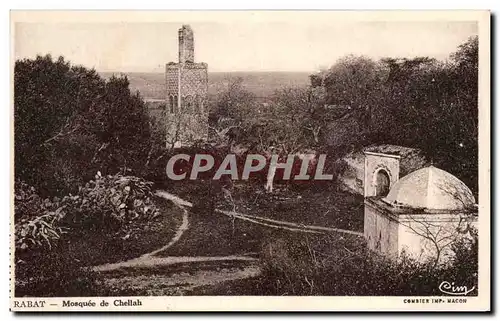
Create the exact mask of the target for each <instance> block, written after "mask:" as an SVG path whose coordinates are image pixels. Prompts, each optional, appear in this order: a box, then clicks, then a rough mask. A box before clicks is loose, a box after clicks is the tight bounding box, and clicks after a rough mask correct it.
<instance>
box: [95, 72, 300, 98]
mask: <svg viewBox="0 0 500 321" xmlns="http://www.w3.org/2000/svg"><path fill="white" fill-rule="evenodd" d="M100 74H101V76H103V77H104V78H109V77H111V76H112V75H113V74H115V75H126V76H127V77H128V79H129V81H130V87H131V89H132V90H133V91H136V90H138V91H139V92H140V93H141V95H142V96H143V97H144V98H146V99H163V98H164V97H165V75H164V74H163V73H152V72H150V73H141V72H130V73H122V72H114V73H113V72H102V73H100ZM238 77H241V78H243V85H244V86H245V88H246V89H247V90H249V91H250V92H252V93H254V94H255V95H257V96H258V97H267V96H269V95H271V94H272V93H273V92H274V91H275V90H277V89H279V88H281V87H287V86H293V87H296V86H306V85H308V84H309V73H307V72H209V74H208V82H209V88H208V92H209V94H215V93H217V91H218V90H219V89H220V88H222V87H223V86H224V85H225V83H227V82H228V80H229V79H234V78H238Z"/></svg>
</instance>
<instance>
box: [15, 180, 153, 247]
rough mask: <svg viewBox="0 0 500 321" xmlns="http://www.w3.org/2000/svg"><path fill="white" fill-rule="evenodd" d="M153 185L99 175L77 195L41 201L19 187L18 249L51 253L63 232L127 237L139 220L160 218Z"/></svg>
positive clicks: (28, 190)
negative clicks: (100, 233)
mask: <svg viewBox="0 0 500 321" xmlns="http://www.w3.org/2000/svg"><path fill="white" fill-rule="evenodd" d="M151 185H152V183H150V182H146V181H144V180H142V179H139V178H137V177H134V176H122V175H119V174H117V175H114V176H111V175H108V176H106V177H103V176H101V173H100V172H98V173H97V175H95V179H94V180H91V181H89V182H87V183H86V184H85V186H83V187H80V188H79V189H78V192H77V193H76V194H75V195H72V194H69V195H65V196H64V197H62V198H60V197H57V196H55V197H53V199H49V198H46V199H42V198H41V197H40V196H38V195H37V194H36V193H35V192H34V188H32V187H28V186H27V185H26V184H24V183H20V182H19V183H18V188H17V190H16V195H15V218H16V233H15V234H16V249H18V250H19V251H28V250H33V249H37V250H44V249H51V248H52V245H53V243H54V242H57V240H59V239H60V238H61V235H62V234H63V232H64V231H67V230H71V229H86V230H102V231H105V232H107V233H118V234H123V235H126V234H127V233H128V230H127V227H128V225H129V224H130V223H132V222H133V221H136V220H151V219H154V218H155V217H156V216H158V209H157V208H156V206H155V205H154V203H153V202H152V191H151Z"/></svg>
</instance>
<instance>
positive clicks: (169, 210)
mask: <svg viewBox="0 0 500 321" xmlns="http://www.w3.org/2000/svg"><path fill="white" fill-rule="evenodd" d="M155 202H156V204H157V205H158V206H159V208H160V216H159V217H157V218H156V219H155V220H153V221H149V222H137V223H132V225H131V226H130V230H131V233H130V235H131V236H130V237H129V238H128V239H125V240H124V239H122V238H116V237H114V236H113V235H109V234H102V233H98V232H91V231H84V232H82V233H75V234H74V236H73V237H72V238H71V239H69V240H68V241H67V242H66V244H65V245H64V246H63V249H62V251H64V252H66V251H67V252H73V253H79V255H78V257H77V259H80V260H82V261H84V262H85V263H86V264H88V265H89V266H91V265H98V264H104V263H114V262H120V261H125V260H128V259H132V258H135V257H138V256H141V255H142V254H145V253H148V252H151V251H154V250H156V249H158V248H160V247H162V246H163V245H165V244H167V243H168V242H169V241H170V239H172V237H173V236H174V234H175V232H176V230H177V228H178V227H179V225H180V224H181V221H182V211H181V210H180V209H179V208H178V207H176V206H174V205H173V204H172V203H170V202H168V201H166V200H164V199H161V198H158V197H156V198H155Z"/></svg>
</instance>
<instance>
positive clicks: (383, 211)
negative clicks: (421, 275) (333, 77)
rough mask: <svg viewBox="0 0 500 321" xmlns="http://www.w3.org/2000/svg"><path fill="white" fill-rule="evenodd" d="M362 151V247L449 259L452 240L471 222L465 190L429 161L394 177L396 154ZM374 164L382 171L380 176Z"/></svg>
mask: <svg viewBox="0 0 500 321" xmlns="http://www.w3.org/2000/svg"><path fill="white" fill-rule="evenodd" d="M366 157H367V158H366V160H365V182H367V183H369V182H370V184H371V185H370V186H366V185H365V217H364V236H365V238H366V241H367V243H368V247H369V248H370V249H371V250H373V251H376V252H378V253H381V254H383V255H386V256H389V257H398V256H399V255H401V253H403V252H404V253H405V254H406V255H409V256H411V257H413V258H415V259H418V260H420V261H425V260H429V259H432V260H436V259H437V260H438V261H439V262H443V261H445V260H446V259H447V258H448V259H449V257H450V256H451V255H452V254H453V252H452V251H451V246H452V244H453V243H454V242H455V241H457V240H458V239H460V238H462V237H470V232H471V227H475V226H476V224H477V206H476V202H475V199H474V196H473V194H472V192H471V190H470V189H469V188H468V187H467V186H466V185H465V184H464V183H463V182H462V181H461V180H459V179H458V178H457V177H455V176H453V175H452V174H450V173H448V172H446V171H444V170H441V169H439V168H436V167H434V166H432V165H431V166H428V167H424V168H421V169H419V170H416V171H414V172H412V173H410V174H408V175H407V176H405V177H403V178H401V179H399V180H398V177H397V175H398V174H399V166H398V164H395V162H394V161H395V160H397V157H394V156H392V158H391V155H374V154H369V155H366ZM388 160H389V164H390V166H387V164H388ZM377 168H379V169H382V170H383V175H385V176H386V177H381V176H380V175H382V174H380V172H381V171H380V170H377ZM384 178H385V179H384ZM367 185H368V184H367ZM387 190H389V192H388V193H386V191H387Z"/></svg>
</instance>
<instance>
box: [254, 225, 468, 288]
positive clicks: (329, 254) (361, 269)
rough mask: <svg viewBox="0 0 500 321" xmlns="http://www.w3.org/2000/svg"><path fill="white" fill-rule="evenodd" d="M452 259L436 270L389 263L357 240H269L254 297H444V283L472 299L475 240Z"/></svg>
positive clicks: (407, 260)
mask: <svg viewBox="0 0 500 321" xmlns="http://www.w3.org/2000/svg"><path fill="white" fill-rule="evenodd" d="M453 249H454V251H455V253H456V256H455V258H454V259H453V260H452V261H451V262H448V263H449V264H447V265H443V266H438V267H435V266H434V264H433V263H432V262H429V263H418V262H416V261H414V260H412V259H411V258H408V257H404V256H403V257H401V258H400V259H399V260H397V261H392V260H389V259H386V258H383V257H380V256H378V255H377V254H375V253H373V252H370V251H369V250H368V249H367V248H366V246H365V244H364V243H363V242H362V241H361V240H358V241H356V240H354V239H352V238H343V237H339V236H338V235H331V236H328V237H307V236H303V235H298V236H297V237H293V238H287V239H284V238H281V239H279V238H278V239H273V240H272V242H268V244H267V245H266V246H265V247H264V251H263V270H264V272H263V277H262V279H260V280H259V284H260V285H259V286H260V287H261V288H260V289H259V290H258V291H262V292H263V293H266V294H267V295H356V296H360V295H361V296H372V295H394V296H397V295H445V294H443V293H442V292H440V291H439V285H440V284H441V282H443V281H448V282H450V283H452V282H454V284H460V285H465V286H467V288H468V289H472V288H473V287H474V290H473V291H472V292H471V293H469V295H477V287H478V278H477V277H478V275H477V267H478V266H477V264H478V243H477V235H476V237H474V238H472V239H464V240H462V241H460V242H458V243H457V244H455V245H454V248H453Z"/></svg>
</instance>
